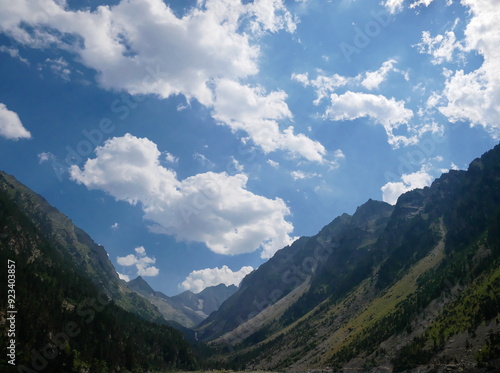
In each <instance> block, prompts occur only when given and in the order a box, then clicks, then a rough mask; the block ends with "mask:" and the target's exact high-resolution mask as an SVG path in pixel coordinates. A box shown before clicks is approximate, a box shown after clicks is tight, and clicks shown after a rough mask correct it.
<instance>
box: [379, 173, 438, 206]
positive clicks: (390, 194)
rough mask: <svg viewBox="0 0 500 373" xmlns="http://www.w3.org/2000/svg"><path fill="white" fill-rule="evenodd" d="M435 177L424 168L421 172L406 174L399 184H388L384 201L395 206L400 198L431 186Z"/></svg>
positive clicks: (383, 195) (385, 188) (383, 193)
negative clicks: (411, 191) (412, 191)
mask: <svg viewBox="0 0 500 373" xmlns="http://www.w3.org/2000/svg"><path fill="white" fill-rule="evenodd" d="M433 180H434V177H433V176H432V175H430V174H429V173H428V170H427V168H426V167H425V166H423V167H422V168H421V169H420V171H417V172H413V173H411V174H404V175H402V176H401V181H399V182H388V183H387V184H385V185H384V186H383V187H382V188H381V190H382V199H383V201H384V202H387V203H390V204H391V205H395V204H396V202H397V200H398V198H399V196H400V195H401V194H403V193H406V192H409V191H410V190H413V189H417V188H423V187H426V186H429V185H431V183H432V181H433Z"/></svg>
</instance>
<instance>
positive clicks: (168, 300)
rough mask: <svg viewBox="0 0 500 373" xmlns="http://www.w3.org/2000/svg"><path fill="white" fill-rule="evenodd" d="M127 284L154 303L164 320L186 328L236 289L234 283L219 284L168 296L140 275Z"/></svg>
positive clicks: (196, 323)
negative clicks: (229, 284)
mask: <svg viewBox="0 0 500 373" xmlns="http://www.w3.org/2000/svg"><path fill="white" fill-rule="evenodd" d="M127 286H128V287H129V289H131V290H133V291H135V292H136V293H138V294H140V295H142V296H143V297H145V298H146V299H147V300H148V301H149V302H151V303H152V304H154V305H155V306H156V307H157V309H158V310H159V312H160V313H161V315H162V316H163V318H164V319H165V320H172V321H175V322H177V323H179V324H180V325H182V326H184V327H187V328H190V327H194V326H196V325H198V324H199V323H200V322H201V321H203V320H204V319H206V318H207V317H208V316H209V315H210V314H211V313H212V312H214V311H216V310H218V309H219V307H220V305H221V304H222V303H223V302H224V301H225V300H226V299H227V298H229V296H231V295H232V294H234V293H235V292H236V290H238V288H237V287H236V286H234V285H231V286H226V285H224V284H220V285H217V286H211V287H208V288H205V289H204V290H203V291H201V292H200V293H198V294H195V293H193V292H191V291H189V290H188V291H185V292H183V293H181V294H178V295H175V296H173V297H169V296H167V295H165V294H163V293H161V292H158V291H155V290H153V288H151V286H149V284H148V283H147V282H146V281H145V280H144V279H143V278H142V277H141V276H139V277H137V278H136V279H134V280H131V281H129V282H128V283H127Z"/></svg>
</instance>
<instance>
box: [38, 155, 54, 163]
mask: <svg viewBox="0 0 500 373" xmlns="http://www.w3.org/2000/svg"><path fill="white" fill-rule="evenodd" d="M37 157H38V163H40V164H42V163H45V162H48V161H50V160H53V159H55V157H54V154H52V153H51V152H41V153H39V154H37Z"/></svg>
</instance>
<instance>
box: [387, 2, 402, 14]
mask: <svg viewBox="0 0 500 373" xmlns="http://www.w3.org/2000/svg"><path fill="white" fill-rule="evenodd" d="M403 2H404V0H386V1H385V3H383V4H384V6H385V7H386V8H387V10H388V11H389V13H391V14H395V13H397V12H399V11H401V10H402V9H403Z"/></svg>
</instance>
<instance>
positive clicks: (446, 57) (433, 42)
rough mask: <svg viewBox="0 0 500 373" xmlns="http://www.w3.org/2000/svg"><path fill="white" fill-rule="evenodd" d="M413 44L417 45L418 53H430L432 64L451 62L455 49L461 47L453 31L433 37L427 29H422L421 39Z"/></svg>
mask: <svg viewBox="0 0 500 373" xmlns="http://www.w3.org/2000/svg"><path fill="white" fill-rule="evenodd" d="M415 46H416V47H418V51H419V52H420V53H427V54H430V55H431V56H432V57H433V58H432V60H431V62H432V63H433V64H434V65H439V64H441V63H443V62H451V61H452V60H453V52H454V51H455V49H458V50H461V49H462V46H461V44H460V43H458V42H457V39H456V36H455V33H454V32H453V31H447V32H446V33H445V34H444V35H436V36H435V37H432V36H431V34H430V32H429V31H424V32H422V41H421V42H420V43H418V44H417V45H415Z"/></svg>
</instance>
